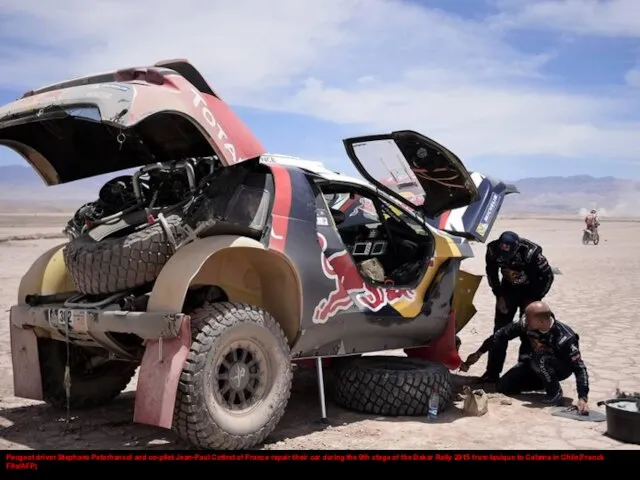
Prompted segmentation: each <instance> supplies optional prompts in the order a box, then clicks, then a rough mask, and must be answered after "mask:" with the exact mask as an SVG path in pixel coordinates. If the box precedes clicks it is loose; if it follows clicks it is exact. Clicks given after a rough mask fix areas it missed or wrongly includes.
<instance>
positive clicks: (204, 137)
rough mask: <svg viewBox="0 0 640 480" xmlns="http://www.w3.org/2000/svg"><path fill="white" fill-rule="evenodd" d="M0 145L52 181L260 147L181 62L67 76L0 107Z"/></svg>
mask: <svg viewBox="0 0 640 480" xmlns="http://www.w3.org/2000/svg"><path fill="white" fill-rule="evenodd" d="M0 145H5V146H7V147H9V148H11V149H13V150H15V151H16V152H18V153H19V154H20V155H22V156H23V157H24V158H25V159H26V160H27V162H29V164H31V166H33V168H35V170H36V171H37V172H38V173H39V174H40V176H41V177H42V178H43V180H44V181H45V183H47V184H49V185H55V184H60V183H66V182H71V181H74V180H79V179H83V178H88V177H93V176H96V175H101V174H105V173H112V172H116V171H119V170H125V169H129V168H135V167H140V166H143V165H147V164H150V163H155V162H164V161H171V160H183V159H186V158H197V157H210V156H213V155H215V156H217V157H218V159H219V160H220V162H221V163H222V165H225V166H229V165H234V164H237V163H241V162H243V161H245V160H248V159H252V158H256V157H258V156H260V155H261V154H263V153H264V148H263V147H262V145H261V144H260V142H259V141H258V139H257V138H255V136H254V135H253V134H252V133H251V132H250V130H249V129H248V128H247V127H246V126H245V125H244V123H243V122H242V121H241V120H240V118H238V116H236V115H235V113H234V112H233V111H232V110H231V109H230V108H229V107H228V105H227V104H226V103H225V102H224V101H222V100H221V99H220V98H219V97H218V96H217V95H216V93H215V92H214V91H213V90H212V89H211V87H209V85H208V84H207V83H206V81H205V80H204V78H203V77H202V75H200V73H199V72H198V71H197V70H196V69H195V68H194V67H193V66H192V65H191V64H190V63H189V62H187V61H186V60H171V61H165V62H159V63H157V64H156V65H155V66H152V67H143V68H129V69H123V70H117V71H113V72H109V73H104V74H97V75H92V76H89V77H84V78H79V79H75V80H70V81H67V82H63V83H60V84H56V85H51V86H49V87H45V88H42V89H40V90H37V91H34V92H29V93H27V94H25V95H24V96H23V98H21V99H20V100H17V101H15V102H13V103H10V104H8V105H5V106H3V107H1V108H0Z"/></svg>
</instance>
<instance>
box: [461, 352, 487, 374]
mask: <svg viewBox="0 0 640 480" xmlns="http://www.w3.org/2000/svg"><path fill="white" fill-rule="evenodd" d="M481 356H482V354H481V353H478V352H475V353H472V354H471V355H469V356H468V357H467V359H466V360H465V361H464V362H462V365H460V370H461V371H463V372H467V371H469V367H470V366H471V365H473V364H474V363H477V362H478V360H480V357H481Z"/></svg>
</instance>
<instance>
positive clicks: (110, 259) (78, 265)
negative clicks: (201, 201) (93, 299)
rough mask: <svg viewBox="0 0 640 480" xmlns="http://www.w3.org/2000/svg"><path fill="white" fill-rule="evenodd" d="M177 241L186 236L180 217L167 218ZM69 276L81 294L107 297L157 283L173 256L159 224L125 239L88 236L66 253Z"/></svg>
mask: <svg viewBox="0 0 640 480" xmlns="http://www.w3.org/2000/svg"><path fill="white" fill-rule="evenodd" d="M166 220H167V223H168V225H169V228H170V229H171V232H172V233H173V236H174V238H175V239H176V241H177V242H180V241H181V240H182V237H183V236H184V234H183V233H182V229H181V228H180V226H181V225H182V224H183V218H182V217H181V216H180V215H176V214H173V215H167V217H166ZM63 255H64V261H65V264H66V266H67V269H68V271H69V275H70V277H71V280H72V281H73V283H74V285H75V286H76V288H77V289H78V291H79V292H81V293H84V294H89V295H103V294H111V293H117V292H121V291H123V290H128V289H132V288H136V287H139V286H142V285H145V284H149V283H152V282H154V281H155V280H156V278H157V277H158V275H159V274H160V271H161V270H162V267H164V265H165V264H166V263H167V261H168V260H169V258H170V257H171V256H172V255H173V248H172V245H171V243H170V242H169V239H168V238H167V235H166V233H165V231H164V229H163V228H162V226H161V225H160V224H159V223H156V224H154V225H151V226H149V227H147V228H143V229H141V230H137V231H135V232H133V233H130V234H129V235H126V236H123V237H111V238H106V239H104V240H101V241H99V242H96V241H94V240H93V239H92V238H91V237H89V236H88V235H86V234H85V235H82V236H80V237H78V238H76V239H74V240H71V241H70V242H69V243H68V244H67V245H66V246H65V248H64V250H63Z"/></svg>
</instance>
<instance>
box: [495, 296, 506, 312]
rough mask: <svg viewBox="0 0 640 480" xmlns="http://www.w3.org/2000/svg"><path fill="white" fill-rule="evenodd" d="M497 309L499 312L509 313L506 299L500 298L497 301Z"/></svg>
mask: <svg viewBox="0 0 640 480" xmlns="http://www.w3.org/2000/svg"><path fill="white" fill-rule="evenodd" d="M496 307H497V308H498V311H499V312H502V313H507V301H506V300H505V299H504V297H498V300H497V301H496Z"/></svg>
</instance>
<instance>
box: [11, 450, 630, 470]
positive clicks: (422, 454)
mask: <svg viewBox="0 0 640 480" xmlns="http://www.w3.org/2000/svg"><path fill="white" fill-rule="evenodd" d="M639 453H640V452H638V451H635V452H634V451H597V450H587V451H571V450H568V451H544V450H543V451H482V450H474V451H455V450H453V451H420V450H417V451H394V450H381V451H373V450H363V451H340V450H327V451H317V450H301V451H283V450H277V451H276V450H274V451H268V450H267V451H239V452H207V451H143V450H136V451H116V450H112V451H60V452H56V451H33V450H25V451H21V450H10V451H5V452H3V453H2V458H3V463H4V465H3V475H4V474H7V473H13V474H19V473H20V472H23V473H27V472H38V473H42V472H47V473H53V472H55V471H69V472H73V471H77V470H84V469H87V470H88V469H91V470H92V471H93V472H95V471H97V470H96V468H97V469H99V470H100V471H102V470H103V469H107V470H113V471H117V470H120V469H121V468H127V469H129V470H128V471H131V469H132V468H133V469H136V468H138V467H139V468H144V472H145V474H148V473H149V472H150V471H151V470H150V468H151V469H154V468H157V469H158V470H160V469H162V471H163V472H166V470H167V469H171V468H173V467H177V468H180V469H181V471H183V469H184V467H185V466H186V465H187V464H189V465H203V464H207V463H212V462H214V463H245V464H252V463H258V464H262V465H267V464H278V465H284V464H291V465H293V464H308V463H325V464H327V463H333V464H345V463H351V464H357V463H361V464H362V463H375V464H381V463H389V464H394V465H396V466H397V465H399V464H410V463H411V464H413V463H449V464H454V463H457V464H466V463H487V464H496V463H573V464H576V463H582V464H602V463H616V464H620V463H623V464H624V463H634V464H637V462H638V459H639V458H640V455H639Z"/></svg>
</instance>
